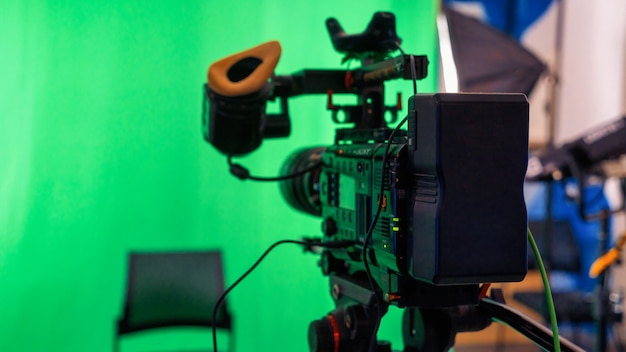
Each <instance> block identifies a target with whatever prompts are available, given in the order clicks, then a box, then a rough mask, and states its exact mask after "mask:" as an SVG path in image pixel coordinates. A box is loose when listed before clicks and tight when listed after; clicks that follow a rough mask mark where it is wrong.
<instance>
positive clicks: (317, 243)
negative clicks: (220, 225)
mask: <svg viewBox="0 0 626 352" xmlns="http://www.w3.org/2000/svg"><path fill="white" fill-rule="evenodd" d="M284 243H293V244H299V245H302V246H305V248H310V247H311V246H316V247H324V248H342V247H349V246H351V245H353V243H352V242H350V241H338V242H332V243H322V242H321V241H315V240H306V241H296V240H281V241H278V242H276V243H274V244H272V245H271V246H270V247H269V248H268V249H266V250H265V252H263V254H262V255H261V256H260V257H259V259H257V261H256V262H254V264H252V266H251V267H250V268H249V269H248V270H246V271H245V272H244V273H243V275H241V276H240V277H239V278H238V279H237V280H235V282H234V283H233V284H232V285H230V286H229V287H228V288H227V289H226V290H224V293H222V295H221V296H220V297H219V298H218V299H217V302H216V303H215V307H213V318H212V319H213V320H212V321H213V322H214V321H216V319H217V311H218V308H219V306H220V305H221V304H222V303H223V302H224V299H225V298H226V295H228V293H230V291H232V290H233V289H234V288H235V286H237V285H238V284H239V283H240V282H241V281H243V279H245V278H246V277H247V276H248V275H249V274H250V273H251V272H252V271H253V270H254V269H256V267H257V266H258V265H259V264H260V263H261V261H262V260H263V259H265V257H266V256H267V255H268V254H269V253H270V252H271V251H272V249H274V248H276V247H277V246H278V245H281V244H284ZM212 328H213V351H214V352H217V327H216V326H215V324H213V327H212Z"/></svg>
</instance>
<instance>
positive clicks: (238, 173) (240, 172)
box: [228, 154, 323, 182]
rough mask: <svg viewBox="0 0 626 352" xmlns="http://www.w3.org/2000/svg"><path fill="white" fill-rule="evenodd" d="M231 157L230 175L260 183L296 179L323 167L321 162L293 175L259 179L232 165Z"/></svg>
mask: <svg viewBox="0 0 626 352" xmlns="http://www.w3.org/2000/svg"><path fill="white" fill-rule="evenodd" d="M232 158H233V155H232V154H230V155H228V166H229V168H230V173H231V174H233V175H234V176H235V177H237V178H238V179H240V180H253V181H261V182H271V181H284V180H289V179H291V178H296V177H299V176H302V175H304V174H306V173H308V172H311V171H313V170H315V169H317V168H318V167H321V166H322V165H323V163H322V162H321V161H319V162H317V163H315V164H313V165H311V166H309V167H307V168H306V169H302V170H300V171H297V172H294V173H293V174H289V175H283V176H276V177H261V176H253V175H250V171H248V169H246V168H245V167H243V166H241V165H239V164H235V163H233V160H232Z"/></svg>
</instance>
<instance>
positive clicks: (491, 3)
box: [444, 0, 554, 41]
mask: <svg viewBox="0 0 626 352" xmlns="http://www.w3.org/2000/svg"><path fill="white" fill-rule="evenodd" d="M553 1H554V0H478V1H477V0H444V3H445V4H448V5H454V3H477V4H481V5H482V7H483V9H484V11H485V14H486V16H487V18H485V19H483V21H485V22H486V23H488V24H490V25H491V26H493V27H494V28H498V29H499V30H501V31H502V32H504V33H507V34H508V35H510V36H511V37H513V38H515V39H517V40H518V41H519V40H520V38H521V37H522V35H523V34H524V32H525V31H526V30H527V29H528V27H530V26H531V25H532V24H533V23H534V22H535V21H537V19H539V18H540V17H541V16H542V15H543V14H544V13H545V12H546V10H547V9H548V7H550V4H551V3H552V2H553Z"/></svg>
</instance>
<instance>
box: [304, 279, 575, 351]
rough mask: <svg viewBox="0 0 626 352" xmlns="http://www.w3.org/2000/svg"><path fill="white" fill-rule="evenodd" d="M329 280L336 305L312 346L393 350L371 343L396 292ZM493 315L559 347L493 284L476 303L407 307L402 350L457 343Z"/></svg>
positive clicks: (569, 347) (312, 336) (317, 324)
mask: <svg viewBox="0 0 626 352" xmlns="http://www.w3.org/2000/svg"><path fill="white" fill-rule="evenodd" d="M330 286H331V294H332V296H333V299H334V300H335V303H336V306H337V308H335V309H334V310H333V311H331V312H329V313H328V314H327V315H326V316H325V317H323V318H322V319H319V320H315V321H313V322H312V323H311V324H310V325H309V332H308V339H309V347H310V350H311V351H319V352H326V351H334V352H342V351H352V352H374V351H375V352H391V351H392V348H391V344H390V343H389V342H387V341H376V342H375V346H374V348H372V349H371V348H370V345H373V344H372V343H371V342H372V339H373V337H372V336H373V334H374V332H375V330H376V326H377V323H378V319H380V318H382V315H384V314H385V313H386V312H387V309H388V306H389V303H388V302H387V301H389V300H393V297H386V301H385V302H382V304H379V303H378V302H377V301H378V300H377V298H376V295H375V294H374V292H373V291H372V290H371V289H370V288H368V287H367V286H366V285H363V284H362V283H359V282H357V281H356V280H352V279H350V278H345V277H339V276H331V277H330ZM433 287H434V286H433ZM445 289H446V288H444V290H445ZM492 321H498V322H501V323H504V324H506V325H509V326H510V327H512V328H513V329H515V330H517V331H518V332H519V333H521V334H522V335H524V336H526V337H527V338H528V339H529V340H531V341H532V342H534V343H535V344H536V345H537V346H539V347H540V348H542V349H543V350H546V351H554V347H555V346H554V342H553V335H552V331H550V330H549V329H547V328H546V327H544V326H543V325H541V324H539V323H537V322H535V321H533V320H532V319H530V318H529V317H527V316H525V315H524V314H523V313H521V312H519V311H517V310H515V309H513V308H511V307H509V306H507V305H506V304H505V302H504V296H503V294H502V291H501V290H500V289H492V290H491V297H489V298H487V297H485V298H481V299H480V300H479V301H478V304H475V305H473V304H467V305H456V306H451V307H437V308H425V307H405V309H404V315H403V319H402V335H403V343H404V349H403V350H402V351H404V352H445V351H448V350H449V349H450V348H452V347H453V346H454V341H455V337H456V334H457V333H460V332H472V331H480V330H483V329H485V328H487V327H488V326H489V325H490V324H491V322H492ZM560 345H561V350H562V351H576V352H579V351H583V350H582V349H581V348H580V347H578V346H576V345H575V344H573V343H572V342H570V341H568V340H566V339H564V338H560Z"/></svg>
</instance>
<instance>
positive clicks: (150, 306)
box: [117, 251, 231, 336]
mask: <svg viewBox="0 0 626 352" xmlns="http://www.w3.org/2000/svg"><path fill="white" fill-rule="evenodd" d="M223 292H224V277H223V268H222V256H221V253H220V252H219V251H192V252H151V253H147V252H144V253H138V252H133V253H130V255H129V263H128V282H127V291H126V300H125V305H124V313H123V317H122V318H121V319H120V320H119V321H118V327H117V335H118V336H119V335H123V334H127V333H132V332H136V331H141V330H146V329H152V328H159V327H167V326H206V327H210V326H213V325H215V326H216V327H219V328H225V329H230V328H231V316H230V314H229V313H228V310H227V309H226V305H225V304H222V306H221V309H220V310H219V311H218V314H217V319H216V321H215V322H213V321H212V315H213V308H214V306H215V303H216V302H217V300H218V299H219V297H220V296H221V295H222V293H223Z"/></svg>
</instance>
